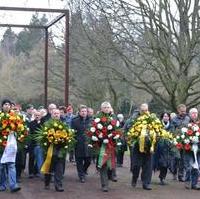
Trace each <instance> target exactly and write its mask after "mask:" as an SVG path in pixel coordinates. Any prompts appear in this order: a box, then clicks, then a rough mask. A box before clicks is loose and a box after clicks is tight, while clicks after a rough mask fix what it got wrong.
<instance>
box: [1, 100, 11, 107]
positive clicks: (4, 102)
mask: <svg viewBox="0 0 200 199" xmlns="http://www.w3.org/2000/svg"><path fill="white" fill-rule="evenodd" d="M6 103H7V104H9V105H10V106H11V104H12V102H11V101H10V100H9V99H4V100H3V101H2V102H1V107H3V105H4V104H6Z"/></svg>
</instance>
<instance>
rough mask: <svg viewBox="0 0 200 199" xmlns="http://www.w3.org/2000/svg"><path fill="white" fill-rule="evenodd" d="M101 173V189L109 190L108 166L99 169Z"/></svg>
mask: <svg viewBox="0 0 200 199" xmlns="http://www.w3.org/2000/svg"><path fill="white" fill-rule="evenodd" d="M99 171H100V180H101V187H106V188H108V168H107V165H106V164H105V165H103V166H102V168H100V169H99Z"/></svg>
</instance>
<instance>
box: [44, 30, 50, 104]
mask: <svg viewBox="0 0 200 199" xmlns="http://www.w3.org/2000/svg"><path fill="white" fill-rule="evenodd" d="M48 44H49V33H48V28H46V29H45V45H44V48H45V52H44V60H45V63H44V105H45V107H46V108H47V101H48V46H49V45H48Z"/></svg>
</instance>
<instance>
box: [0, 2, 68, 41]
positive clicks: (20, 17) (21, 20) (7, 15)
mask: <svg viewBox="0 0 200 199" xmlns="http://www.w3.org/2000/svg"><path fill="white" fill-rule="evenodd" d="M64 2H65V3H64ZM64 2H63V1H61V0H0V6H8V7H11V6H12V7H33V8H39V7H40V8H54V9H55V8H56V9H63V8H64V5H65V4H66V1H64ZM32 14H34V12H29V13H27V12H13V11H6V12H5V11H2V10H0V23H14V24H28V23H29V22H30V19H31V16H32ZM42 14H43V13H40V15H41V16H42ZM40 15H39V16H40ZM57 15H58V14H56V15H53V14H47V17H48V19H50V20H51V19H53V18H54V17H55V16H57ZM5 30H6V28H1V29H0V38H2V35H3V33H4V32H5ZM21 30H22V29H19V28H13V31H15V32H16V33H17V32H19V31H21Z"/></svg>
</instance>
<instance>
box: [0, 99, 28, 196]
mask: <svg viewBox="0 0 200 199" xmlns="http://www.w3.org/2000/svg"><path fill="white" fill-rule="evenodd" d="M27 135H28V133H27V128H26V126H25V121H24V119H23V117H22V116H21V115H19V114H17V113H16V112H14V111H12V110H11V101H10V100H8V99H5V100H3V102H2V112H0V191H5V190H6V189H7V184H6V183H7V181H8V183H9V187H10V191H11V192H17V191H19V190H20V189H21V188H20V187H19V185H18V184H17V180H16V167H15V162H16V154H17V149H18V148H20V147H23V142H24V140H25V138H26V136H27ZM7 178H8V179H7Z"/></svg>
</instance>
